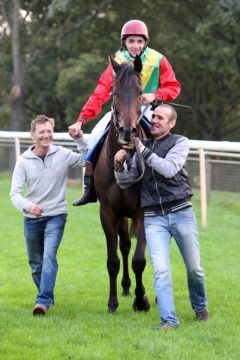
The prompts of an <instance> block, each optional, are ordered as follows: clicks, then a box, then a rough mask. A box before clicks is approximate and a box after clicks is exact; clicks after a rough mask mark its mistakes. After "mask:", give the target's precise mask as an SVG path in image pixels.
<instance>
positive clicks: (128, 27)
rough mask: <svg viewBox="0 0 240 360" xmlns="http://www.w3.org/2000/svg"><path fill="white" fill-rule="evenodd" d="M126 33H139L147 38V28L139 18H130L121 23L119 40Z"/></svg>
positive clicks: (126, 34)
mask: <svg viewBox="0 0 240 360" xmlns="http://www.w3.org/2000/svg"><path fill="white" fill-rule="evenodd" d="M128 35H140V36H144V37H145V38H146V40H149V35H148V28H147V26H146V25H145V23H144V22H143V21H141V20H130V21H128V22H126V23H125V24H124V25H123V28H122V32H121V40H123V39H124V38H125V37H126V36H128Z"/></svg>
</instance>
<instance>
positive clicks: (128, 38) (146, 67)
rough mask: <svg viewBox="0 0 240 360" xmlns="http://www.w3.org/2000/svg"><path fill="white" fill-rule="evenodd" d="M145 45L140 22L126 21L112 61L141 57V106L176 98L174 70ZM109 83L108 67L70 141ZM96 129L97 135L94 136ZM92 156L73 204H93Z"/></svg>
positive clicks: (104, 123) (146, 39) (93, 114)
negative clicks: (81, 192) (81, 189)
mask: <svg viewBox="0 0 240 360" xmlns="http://www.w3.org/2000/svg"><path fill="white" fill-rule="evenodd" d="M148 42H149V33H148V28H147V26H146V25H145V23H144V22H142V21H140V20H130V21H128V22H126V23H125V24H124V25H123V28H122V31H121V44H122V49H121V50H119V51H118V52H117V53H116V55H115V60H116V61H117V62H118V63H123V62H130V61H133V60H134V58H135V56H136V55H140V56H141V60H142V64H143V69H142V75H141V80H142V87H143V95H142V104H143V105H147V104H149V103H151V102H152V101H155V100H162V101H172V100H174V99H175V98H176V97H177V96H178V95H179V93H180V90H181V85H180V83H179V82H178V81H177V80H176V78H175V74H174V71H173V70H172V67H171V65H170V63H169V62H168V60H167V59H166V57H165V56H164V55H162V54H160V53H159V52H157V51H155V50H153V49H150V48H149V47H148ZM113 81H114V73H113V69H112V66H111V64H109V65H108V67H107V68H106V69H105V71H104V72H103V74H102V75H101V77H100V79H99V80H98V83H97V87H96V89H95V91H94V92H93V93H92V94H91V95H90V97H89V99H88V100H87V102H86V103H85V105H84V106H83V108H82V110H81V112H80V114H79V116H78V119H77V122H76V123H75V124H73V125H71V126H69V133H70V135H71V136H72V137H73V138H77V137H78V136H79V132H80V130H81V127H82V125H84V124H86V122H88V121H89V120H90V119H93V118H95V117H96V116H97V115H98V114H99V113H100V111H101V109H102V105H103V104H104V103H105V102H106V101H108V100H109V99H110V98H111V90H112V85H113ZM149 115H150V112H149V111H148V114H146V113H145V114H144V116H143V117H142V119H141V121H140V123H141V124H142V122H145V124H146V120H148V117H149ZM110 117H111V112H109V113H107V114H106V115H105V116H104V117H103V119H101V120H100V121H99V123H98V124H97V125H96V127H95V128H94V129H93V131H92V134H91V140H92V142H95V143H96V140H99V137H101V135H102V133H103V132H104V130H105V129H106V126H107V125H108V123H109V121H110ZM145 126H146V125H145ZM98 130H99V133H100V134H97V133H98ZM88 147H89V148H90V149H91V148H92V145H91V144H88ZM93 153H94V149H93V150H92V151H91V152H90V154H89V155H88V156H87V157H86V158H85V160H86V170H85V176H84V185H85V187H84V194H83V196H82V198H81V199H80V200H77V201H75V202H74V203H73V205H77V206H79V205H84V204H87V203H89V202H96V201H97V196H96V192H95V188H94V180H93V172H94V169H93V162H94V161H93V157H92V154H93ZM95 156H96V155H95Z"/></svg>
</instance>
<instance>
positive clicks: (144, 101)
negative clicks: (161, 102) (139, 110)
mask: <svg viewBox="0 0 240 360" xmlns="http://www.w3.org/2000/svg"><path fill="white" fill-rule="evenodd" d="M154 100H155V94H154V93H149V94H142V104H149V103H150V102H152V101H154Z"/></svg>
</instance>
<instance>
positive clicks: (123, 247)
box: [118, 218, 131, 296]
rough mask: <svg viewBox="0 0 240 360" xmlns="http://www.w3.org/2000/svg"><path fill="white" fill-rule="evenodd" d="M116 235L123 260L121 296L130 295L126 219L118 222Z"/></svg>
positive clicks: (129, 246)
mask: <svg viewBox="0 0 240 360" xmlns="http://www.w3.org/2000/svg"><path fill="white" fill-rule="evenodd" d="M118 234H119V237H120V243H119V247H120V251H121V254H122V259H123V277H122V281H121V285H122V289H123V292H122V294H123V296H128V295H130V292H129V289H130V286H131V280H130V277H129V271H128V255H129V252H130V249H131V240H130V237H129V232H128V219H127V218H123V219H121V220H120V222H119V224H118Z"/></svg>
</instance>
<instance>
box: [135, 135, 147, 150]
mask: <svg viewBox="0 0 240 360" xmlns="http://www.w3.org/2000/svg"><path fill="white" fill-rule="evenodd" d="M134 140H135V146H136V147H138V148H139V150H140V152H142V151H143V150H144V148H145V146H144V145H143V143H142V142H141V140H140V139H139V137H135V138H134Z"/></svg>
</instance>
